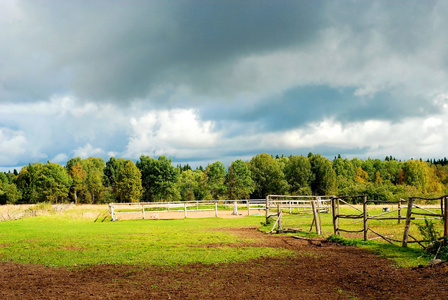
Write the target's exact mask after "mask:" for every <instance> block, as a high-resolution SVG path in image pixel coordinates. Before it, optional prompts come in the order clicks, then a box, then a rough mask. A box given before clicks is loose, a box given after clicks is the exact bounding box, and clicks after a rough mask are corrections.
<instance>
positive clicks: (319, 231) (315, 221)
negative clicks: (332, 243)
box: [311, 200, 322, 235]
mask: <svg viewBox="0 0 448 300" xmlns="http://www.w3.org/2000/svg"><path fill="white" fill-rule="evenodd" d="M315 202H316V201H315V200H313V201H311V206H312V207H313V216H314V224H316V233H317V234H318V235H321V234H322V232H321V230H320V224H319V216H318V215H317V207H316V203H315Z"/></svg>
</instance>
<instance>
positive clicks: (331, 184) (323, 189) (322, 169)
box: [310, 154, 337, 195]
mask: <svg viewBox="0 0 448 300" xmlns="http://www.w3.org/2000/svg"><path fill="white" fill-rule="evenodd" d="M310 163H311V171H312V172H313V174H314V179H313V181H312V182H311V189H312V191H313V193H314V194H315V195H331V194H336V192H337V185H336V173H335V171H334V170H333V165H332V163H331V161H330V160H328V159H327V158H325V157H323V156H321V155H320V154H316V155H312V156H311V158H310Z"/></svg>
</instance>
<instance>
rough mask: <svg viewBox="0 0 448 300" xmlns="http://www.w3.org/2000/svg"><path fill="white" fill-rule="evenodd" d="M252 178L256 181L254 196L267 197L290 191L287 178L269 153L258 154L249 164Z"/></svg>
mask: <svg viewBox="0 0 448 300" xmlns="http://www.w3.org/2000/svg"><path fill="white" fill-rule="evenodd" d="M249 169H250V171H251V174H252V180H253V181H254V183H255V187H254V192H253V193H252V196H251V197H253V198H266V196H267V195H270V194H277V195H278V194H280V195H283V194H285V193H287V191H288V188H289V186H288V182H287V181H286V180H285V175H284V174H283V172H282V170H281V169H280V166H279V165H278V163H277V161H276V160H275V159H274V158H272V156H270V155H269V154H267V153H262V154H257V155H256V156H255V157H253V158H252V159H251V161H250V164H249Z"/></svg>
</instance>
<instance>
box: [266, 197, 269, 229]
mask: <svg viewBox="0 0 448 300" xmlns="http://www.w3.org/2000/svg"><path fill="white" fill-rule="evenodd" d="M265 211H266V224H267V223H268V218H269V195H267V196H266V209H265Z"/></svg>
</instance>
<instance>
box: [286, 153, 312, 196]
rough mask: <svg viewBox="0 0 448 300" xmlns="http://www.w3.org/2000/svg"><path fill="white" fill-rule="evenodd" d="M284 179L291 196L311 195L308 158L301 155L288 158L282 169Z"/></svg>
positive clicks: (310, 175)
mask: <svg viewBox="0 0 448 300" xmlns="http://www.w3.org/2000/svg"><path fill="white" fill-rule="evenodd" d="M284 173H285V179H286V181H287V182H288V184H289V192H290V193H291V194H292V195H309V194H311V185H310V184H311V181H312V180H313V172H311V163H310V161H309V159H308V157H305V156H302V155H294V156H290V157H289V160H288V162H287V163H286V165H285V168H284Z"/></svg>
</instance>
